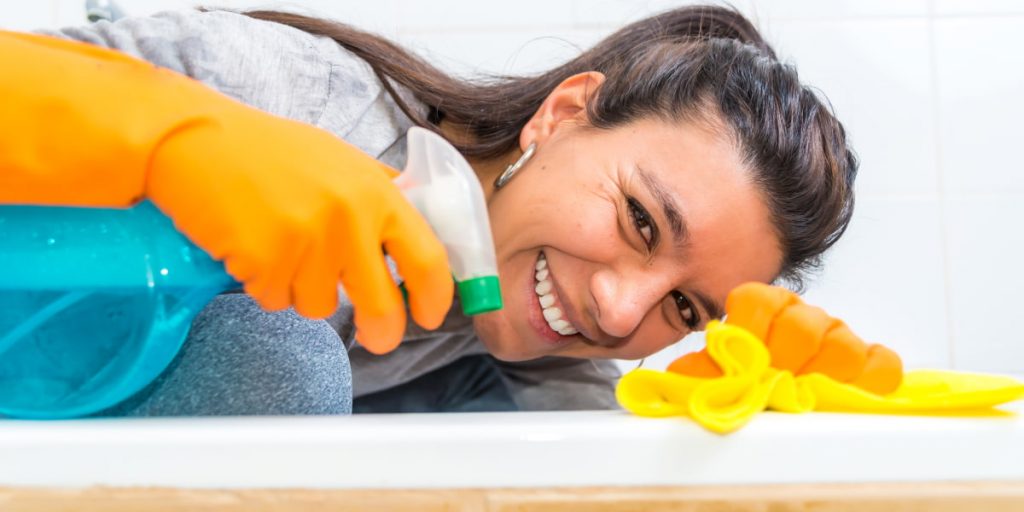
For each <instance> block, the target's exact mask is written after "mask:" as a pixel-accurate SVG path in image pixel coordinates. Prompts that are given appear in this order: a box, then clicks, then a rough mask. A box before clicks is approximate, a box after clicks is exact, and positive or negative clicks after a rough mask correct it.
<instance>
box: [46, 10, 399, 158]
mask: <svg viewBox="0 0 1024 512" xmlns="http://www.w3.org/2000/svg"><path fill="white" fill-rule="evenodd" d="M42 33H44V34H48V35H52V36H57V37H64V38H68V39H74V40H77V41H82V42H86V43H91V44H95V45H99V46H104V47H107V48H112V49H116V50H119V51H122V52H125V53H127V54H129V55H132V56H135V57H137V58H140V59H143V60H145V61H148V62H151V63H153V64H154V65H157V66H160V67H164V68H168V69H171V70H174V71H177V72H179V73H182V74H184V75H187V76H189V77H192V78H194V79H196V80H199V81H201V82H203V83H204V84H206V85H208V86H210V87H212V88H214V89H216V90H218V91H220V92H222V93H224V94H226V95H228V96H230V97H232V98H234V99H236V100H238V101H241V102H243V103H246V104H248V105H250V106H253V107H256V108H258V109H261V110H264V111H266V112H269V113H271V114H275V115H279V116H282V117H287V118H290V119H293V120H296V121H301V122H304V123H308V124H313V125H316V126H320V127H322V128H325V129H328V130H329V131H331V132H333V133H335V134H336V135H338V136H340V137H343V138H345V136H346V132H348V131H350V130H351V128H352V127H353V126H354V124H356V122H357V121H358V120H359V119H360V118H361V117H362V116H363V114H364V113H365V111H366V110H367V109H369V108H370V106H371V104H372V103H373V102H374V101H375V100H376V99H377V98H378V96H379V93H380V84H379V81H378V80H376V78H375V77H374V76H373V74H372V70H371V69H370V68H369V65H367V64H366V63H365V62H364V61H362V60H361V59H359V58H357V57H355V56H354V55H353V54H351V53H349V52H348V51H347V50H345V49H344V48H342V47H341V46H340V45H338V44H337V43H336V42H334V41H332V40H330V39H328V38H324V37H317V36H314V35H311V34H309V33H306V32H303V31H301V30H298V29H295V28H292V27H289V26H286V25H282V24H279V23H272V22H268V21H263V20H257V19H253V18H250V17H248V16H245V15H242V14H238V13H233V12H227V11H211V12H201V11H197V10H182V11H169V12H163V13H159V14H155V15H153V16H148V17H137V18H124V19H121V20H118V21H116V22H113V23H111V22H107V21H100V22H97V23H93V24H89V25H84V26H79V27H68V28H63V29H60V30H56V31H42ZM326 116H329V117H330V118H329V119H327V118H325V117H326Z"/></svg>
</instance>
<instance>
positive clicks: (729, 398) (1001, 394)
mask: <svg viewBox="0 0 1024 512" xmlns="http://www.w3.org/2000/svg"><path fill="white" fill-rule="evenodd" d="M706 339H707V350H708V353H709V355H710V356H711V359H713V360H714V362H715V363H717V365H718V366H719V367H720V368H721V370H722V376H721V377H714V378H707V377H691V376H688V375H681V374H678V373H673V372H663V371H656V370H647V369H639V370H634V371H632V372H630V373H628V374H626V375H625V376H624V377H623V378H622V379H621V380H620V381H619V385H618V387H617V388H616V396H617V397H618V400H619V403H620V404H622V406H623V407H624V408H625V409H626V410H628V411H630V412H632V413H634V414H637V415H640V416H652V417H664V416H689V417H691V418H693V419H694V420H695V421H697V422H698V423H700V424H701V425H702V426H704V427H705V428H707V429H708V430H711V431H714V432H718V433H722V434H724V433H728V432H731V431H733V430H736V429H738V428H739V427H741V426H743V425H744V424H746V423H747V422H748V421H750V420H751V418H753V417H754V415H755V414H757V413H759V412H761V411H764V410H766V409H771V410H775V411H781V412H809V411H841V412H863V413H903V414H905V413H916V414H942V415H948V414H949V413H951V412H953V413H957V414H965V415H967V414H971V413H976V412H978V410H979V409H986V408H990V407H992V406H995V405H998V404H1002V403H1006V402H1011V401H1013V400H1017V399H1019V398H1021V397H1024V383H1022V382H1020V381H1018V380H1016V379H1012V378H1009V377H1003V376H996V375H982V374H972V373H963V372H953V371H940V370H916V371H910V372H907V373H906V374H905V375H904V376H903V381H902V383H901V384H900V386H899V387H898V388H897V389H896V390H895V391H893V392H891V393H887V394H885V395H878V394H875V393H871V392H869V391H865V390H863V389H861V388H858V387H856V386H854V385H852V384H844V383H841V382H838V381H836V380H834V379H832V378H830V377H827V376H825V375H823V374H820V373H810V374H806V375H799V376H794V375H793V373H792V372H790V371H789V370H779V369H776V368H772V367H771V366H770V363H771V356H770V355H769V352H768V349H767V348H766V347H765V345H764V343H762V342H761V340H760V339H758V338H757V337H756V336H754V335H753V334H751V333H750V332H749V331H747V330H746V329H744V328H742V327H739V326H735V325H730V324H725V323H720V322H717V321H714V322H711V323H710V324H709V325H708V328H707V337H706Z"/></svg>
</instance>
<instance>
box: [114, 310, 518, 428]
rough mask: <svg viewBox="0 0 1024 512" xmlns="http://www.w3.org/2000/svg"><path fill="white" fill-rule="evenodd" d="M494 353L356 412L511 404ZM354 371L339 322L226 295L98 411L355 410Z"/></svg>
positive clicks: (376, 397)
mask: <svg viewBox="0 0 1024 512" xmlns="http://www.w3.org/2000/svg"><path fill="white" fill-rule="evenodd" d="M515 409H516V406H515V403H514V402H513V400H512V396H511V395H510V394H509V392H508V390H507V389H506V387H505V384H504V382H503V380H502V379H501V378H500V370H499V369H498V368H497V366H496V365H495V364H494V361H493V359H491V357H490V356H488V355H478V356H469V357H465V358H462V359H459V360H458V361H456V362H454V363H452V364H451V365H448V366H446V367H444V368H440V369H438V370H435V371H433V372H431V373H428V374H426V375H423V376H421V377H419V378H417V379H415V380H413V381H411V382H408V383H405V384H403V385H401V386H398V387H395V388H392V389H388V390H385V391H381V392H379V393H375V394H372V395H368V396H364V397H360V398H359V400H357V401H356V408H355V412H357V413H369V412H471V411H510V410H515ZM352 412H353V405H352V371H351V369H350V367H349V360H348V353H347V352H346V350H345V347H344V345H343V344H342V341H341V339H340V338H339V337H338V334H337V332H335V330H334V329H333V328H332V327H331V326H330V325H328V324H327V322H324V321H317V320H308V319H305V318H303V317H301V316H299V315H297V314H296V313H295V312H294V311H290V310H289V311H282V312H278V313H267V312H265V311H263V310H262V309H260V307H259V306H258V305H257V304H256V303H255V302H253V301H252V299H250V298H249V297H248V296H247V295H242V294H230V295H221V296H219V297H217V298H216V299H214V300H213V301H212V302H211V303H210V304H209V305H208V306H207V307H206V308H205V309H204V310H203V311H202V312H201V313H200V314H199V315H198V316H197V317H196V319H195V321H194V322H193V323H192V329H191V330H190V331H189V335H188V338H187V339H186V340H185V344H184V345H183V346H182V349H181V352H180V353H179V354H178V356H177V357H176V358H175V359H174V361H173V362H171V364H170V365H169V366H168V368H167V369H166V370H165V371H164V372H163V373H162V374H161V375H160V377H159V378H157V380H155V381H154V382H153V383H152V384H150V385H149V386H147V387H146V388H145V389H143V390H142V391H140V392H138V393H136V394H135V396H133V397H131V398H129V399H128V400H126V401H124V402H122V403H120V404H118V405H116V406H114V407H112V408H110V409H107V410H105V411H102V412H100V413H98V414H96V416H103V417H110V416H218V415H308V414H351V413H352Z"/></svg>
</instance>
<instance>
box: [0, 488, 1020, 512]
mask: <svg viewBox="0 0 1024 512" xmlns="http://www.w3.org/2000/svg"><path fill="white" fill-rule="evenodd" d="M0 510H2V511H4V512H29V511H32V512H34V511H47V512H52V511H65V510H66V511H82V512H90V511H103V512H121V511H125V512H127V511H133V512H134V511H139V510H150V511H168V512H169V511H185V510H188V511H199V512H202V511H247V512H248V511H293V510H294V511H303V512H318V511H328V510H330V511H344V510H373V511H383V512H392V511H394V512H398V511H416V512H433V511H438V512H440V511H460V512H461V511H465V512H520V511H524V512H525V511H537V512H570V511H571V512H607V511H620V510H628V511H634V510H635V511H643V512H659V511H665V512H734V511H735V512H747V511H749V512H754V511H757V512H767V511H770V512H790V511H792V512H812V511H813V512H909V511H928V512H953V511H970V512H975V511H984V512H1020V511H1024V482H971V483H952V482H951V483H942V482H939V483H899V484H834V485H756V486H701V487H633V488H611V487H594V488H564V489H466V490H445V489H439V490H253V489H247V490H185V489H166V488H151V489H147V488H102V487H100V488H89V489H79V490H61V489H35V488H0Z"/></svg>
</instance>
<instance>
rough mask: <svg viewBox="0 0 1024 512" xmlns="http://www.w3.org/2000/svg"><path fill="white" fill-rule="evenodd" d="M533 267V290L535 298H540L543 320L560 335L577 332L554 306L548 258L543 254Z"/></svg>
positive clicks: (559, 309)
mask: <svg viewBox="0 0 1024 512" xmlns="http://www.w3.org/2000/svg"><path fill="white" fill-rule="evenodd" d="M535 268H536V270H537V272H536V273H535V274H534V277H535V278H536V280H537V286H536V287H534V291H536V292H537V298H538V299H539V300H540V307H541V309H542V310H543V311H542V312H543V314H544V320H546V321H547V322H548V327H550V328H551V330H552V331H555V332H557V333H558V334H561V335H562V336H572V335H573V334H578V333H579V331H577V330H576V329H574V328H573V326H572V324H570V323H569V322H568V321H566V320H565V319H563V318H562V314H563V313H562V309H561V308H559V307H557V306H555V292H554V285H553V283H552V282H551V280H550V279H549V277H550V275H551V271H550V270H549V269H548V260H547V259H546V258H544V255H543V254H541V256H540V258H539V259H538V260H537V264H536V265H535Z"/></svg>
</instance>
